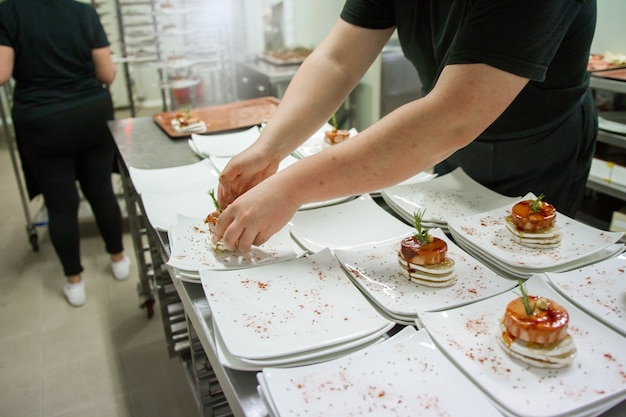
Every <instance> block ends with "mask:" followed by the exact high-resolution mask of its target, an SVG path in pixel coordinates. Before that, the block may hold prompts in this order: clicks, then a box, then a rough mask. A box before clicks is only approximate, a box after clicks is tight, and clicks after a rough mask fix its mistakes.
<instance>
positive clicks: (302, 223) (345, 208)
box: [289, 194, 414, 252]
mask: <svg viewBox="0 0 626 417" xmlns="http://www.w3.org/2000/svg"><path fill="white" fill-rule="evenodd" d="M289 224H290V225H291V227H290V229H289V230H290V231H291V234H292V236H293V237H294V239H295V240H296V241H297V242H299V243H300V244H301V245H302V246H303V247H305V248H306V249H307V250H309V251H311V252H319V251H321V250H322V249H324V248H327V247H328V248H330V249H332V250H334V249H350V248H357V247H369V246H372V245H375V244H380V243H381V242H385V241H388V240H393V239H395V240H398V241H399V240H400V238H401V237H403V236H406V235H407V233H411V231H412V230H414V229H413V228H412V227H411V226H408V225H407V224H406V223H404V222H402V221H400V220H398V219H397V218H395V217H394V216H393V215H391V214H389V213H388V212H386V211H385V209H383V208H382V207H380V206H379V205H378V204H376V202H375V201H374V200H373V199H372V197H370V196H369V194H365V195H362V196H360V197H358V198H356V199H354V200H351V201H348V202H345V203H341V204H335V205H332V206H329V207H324V208H318V209H316V210H306V211H299V212H297V213H296V214H295V216H293V218H292V219H291V221H290V222H289Z"/></svg>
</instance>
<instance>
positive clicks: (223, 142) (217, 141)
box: [191, 126, 260, 156]
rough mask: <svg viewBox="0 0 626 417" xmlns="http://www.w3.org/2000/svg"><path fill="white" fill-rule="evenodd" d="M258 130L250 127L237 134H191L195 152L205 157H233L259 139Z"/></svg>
mask: <svg viewBox="0 0 626 417" xmlns="http://www.w3.org/2000/svg"><path fill="white" fill-rule="evenodd" d="M259 133H260V132H259V128H258V127H257V126H252V127H251V128H249V129H246V130H241V131H238V132H229V133H215V134H211V135H199V134H197V133H192V134H191V140H192V141H193V144H194V145H195V150H196V151H197V152H199V153H200V154H201V155H205V156H213V155H214V156H235V155H237V154H238V153H240V152H241V151H243V150H244V149H246V148H247V147H248V146H250V145H252V144H253V143H254V142H255V141H256V140H257V138H258V137H259Z"/></svg>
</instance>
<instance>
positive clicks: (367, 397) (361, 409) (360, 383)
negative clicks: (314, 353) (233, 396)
mask: <svg viewBox="0 0 626 417" xmlns="http://www.w3.org/2000/svg"><path fill="white" fill-rule="evenodd" d="M257 381H258V383H259V385H258V386H257V391H258V392H259V395H260V397H261V398H262V400H263V401H264V403H265V405H266V407H267V409H268V411H269V415H270V416H271V417H287V416H294V415H298V414H297V413H296V411H295V410H299V411H302V410H306V411H303V413H302V415H307V416H311V417H314V416H316V417H322V416H330V415H333V416H361V415H372V416H377V417H384V416H425V417H427V416H432V417H435V416H484V417H488V416H493V417H496V416H501V414H500V412H499V411H498V410H497V409H496V408H495V407H494V406H493V405H492V404H491V402H490V401H489V400H488V399H487V397H485V396H484V395H483V394H482V392H481V391H480V390H479V389H478V388H477V387H476V386H475V385H473V384H472V383H471V382H470V381H469V380H468V379H467V377H466V376H464V375H463V374H462V373H461V372H460V371H459V370H458V369H456V368H455V367H454V366H453V365H452V364H451V363H450V362H449V361H448V359H446V357H445V356H444V355H443V354H442V353H441V351H439V349H438V348H437V347H435V345H434V344H433V342H432V340H431V339H430V336H429V335H428V333H427V332H426V331H423V330H420V331H416V330H415V328H413V327H410V326H407V327H405V328H404V329H403V330H401V331H400V332H398V333H397V334H395V335H394V336H392V337H391V338H389V339H387V340H386V341H384V342H382V343H379V344H377V345H374V346H372V347H369V348H367V349H364V350H362V351H359V352H356V353H354V354H351V355H348V356H344V357H342V358H339V359H335V360H333V361H329V362H325V363H321V364H316V365H310V366H303V367H298V368H291V369H278V368H266V369H263V371H262V372H259V373H258V374H257Z"/></svg>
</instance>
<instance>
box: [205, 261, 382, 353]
mask: <svg viewBox="0 0 626 417" xmlns="http://www.w3.org/2000/svg"><path fill="white" fill-rule="evenodd" d="M200 277H201V279H202V287H203V289H204V293H205V294H206V297H207V299H208V301H209V305H210V307H211V311H212V312H213V320H214V322H215V324H216V325H217V328H218V329H217V330H218V331H219V332H220V335H221V336H222V340H223V341H224V345H225V346H226V348H227V349H228V351H229V352H230V353H231V354H232V355H234V356H237V357H240V358H247V359H269V358H279V357H281V356H285V355H294V354H297V353H301V352H307V351H311V350H314V349H320V348H326V347H330V346H333V345H336V344H339V343H345V342H347V341H350V340H355V339H359V338H363V337H366V336H368V335H371V334H372V333H375V332H377V331H379V330H381V329H382V328H391V327H392V325H393V322H391V321H389V320H387V319H384V318H383V317H382V316H381V315H380V314H378V312H377V311H376V310H375V309H374V307H373V306H372V305H371V304H370V303H369V302H368V301H367V299H365V297H364V296H363V295H362V294H361V293H360V291H359V290H358V289H357V288H356V287H355V286H354V285H353V284H352V282H351V281H350V279H349V278H348V277H347V276H346V274H345V272H344V271H343V269H342V268H341V266H340V265H339V263H338V262H337V260H336V259H335V258H334V257H333V256H332V254H331V253H330V251H329V250H325V251H322V252H320V253H318V254H315V255H312V256H311V257H306V258H299V259H294V260H291V261H289V262H282V263H280V264H276V265H265V266H260V267H257V268H249V269H244V270H237V271H218V272H215V271H209V270H201V271H200Z"/></svg>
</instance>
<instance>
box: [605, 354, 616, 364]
mask: <svg viewBox="0 0 626 417" xmlns="http://www.w3.org/2000/svg"><path fill="white" fill-rule="evenodd" d="M604 357H605V358H606V359H608V360H610V361H611V362H615V357H614V356H613V355H612V354H610V353H605V354H604Z"/></svg>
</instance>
